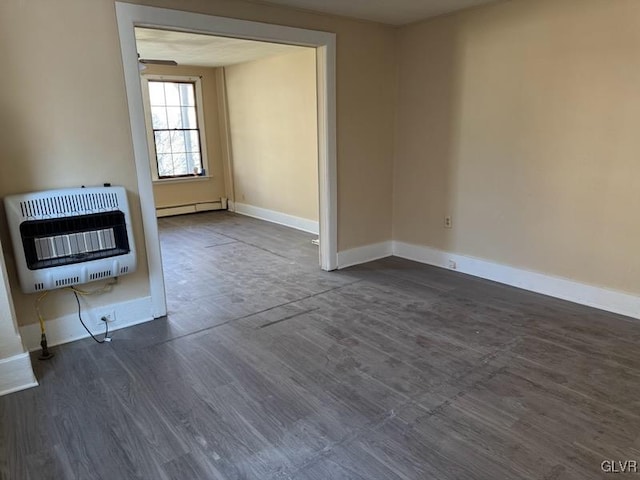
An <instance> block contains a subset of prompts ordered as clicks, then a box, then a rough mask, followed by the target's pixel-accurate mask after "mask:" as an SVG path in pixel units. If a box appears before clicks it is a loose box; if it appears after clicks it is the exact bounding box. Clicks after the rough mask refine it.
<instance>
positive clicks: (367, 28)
mask: <svg viewBox="0 0 640 480" xmlns="http://www.w3.org/2000/svg"><path fill="white" fill-rule="evenodd" d="M140 3H145V4H147V5H153V6H158V7H165V8H173V9H181V10H189V11H194V12H199V13H206V14H212V15H219V16H227V17H234V18H240V19H246V20H253V21H261V22H267V23H275V24H281V25H288V26H294V27H301V28H309V29H316V30H323V31H330V32H336V33H337V57H338V59H337V115H338V132H337V137H338V139H337V142H338V145H337V149H338V175H339V184H338V195H339V211H338V248H339V249H340V250H344V249H348V248H351V247H357V246H360V245H366V244H370V243H375V242H380V241H384V240H389V239H390V238H391V204H390V202H388V201H386V202H380V201H379V200H380V199H381V198H386V199H388V198H391V189H392V181H391V171H392V166H391V162H392V157H393V124H394V120H393V118H394V111H393V101H394V95H395V93H394V92H395V88H394V86H395V83H394V82H395V53H394V49H395V30H394V29H393V28H391V27H387V26H383V25H380V24H376V23H371V22H360V21H354V20H348V19H344V18H340V17H333V16H330V15H321V14H313V13H308V12H303V11H300V10H295V9H289V8H284V7H275V6H269V5H263V4H258V3H255V2H244V1H238V0H234V1H229V0H194V1H190V2H188V3H185V2H181V1H178V0H154V1H144V2H143V1H140ZM119 48H120V46H119V40H118V31H117V24H116V17H115V4H114V0H92V1H91V2H86V1H84V0H60V1H56V2H47V1H43V0H4V1H2V2H0V61H1V62H2V65H3V72H2V75H0V127H1V128H0V144H1V145H2V152H1V153H0V155H1V158H2V161H1V162H0V196H5V195H7V194H12V193H19V192H27V191H35V190H45V189H51V188H61V187H71V186H77V185H95V184H102V183H103V182H111V183H112V184H120V185H123V186H125V187H126V188H127V190H128V191H129V194H130V201H131V204H132V217H133V218H132V220H133V227H134V235H135V238H136V246H137V249H138V253H139V257H138V258H139V267H138V270H137V272H136V273H135V274H132V275H129V276H125V277H122V282H121V285H120V287H118V288H116V289H115V290H114V291H113V292H112V293H109V294H106V295H103V296H100V297H96V298H91V300H90V301H91V304H92V305H102V304H104V305H108V304H113V303H115V302H119V301H126V300H132V299H138V298H142V297H146V296H148V295H149V278H148V271H147V265H146V254H145V249H144V242H143V231H142V222H141V214H140V208H139V198H138V193H137V179H136V171H135V167H134V157H133V151H132V143H131V133H130V128H129V113H128V109H127V103H126V91H125V85H124V76H123V68H122V60H121V56H120V51H119ZM42 72H46V74H43V73H42ZM2 221H3V223H4V219H2ZM0 239H1V240H2V242H3V245H4V247H5V252H6V254H5V258H6V260H7V268H8V275H9V277H10V282H11V287H12V294H13V299H14V302H15V306H16V312H17V316H18V322H19V323H20V324H22V325H25V324H30V323H34V322H36V316H35V311H34V308H33V303H34V301H35V297H34V296H33V295H22V294H21V293H20V290H19V287H18V283H17V280H16V272H15V267H14V266H13V260H12V252H11V248H10V244H9V242H8V236H7V233H6V229H5V228H3V229H2V233H1V234H0ZM51 297H52V298H51V299H49V298H48V299H47V304H46V305H45V313H46V315H47V318H53V317H59V316H62V315H66V314H73V312H74V309H75V304H74V300H73V298H72V297H71V296H70V295H66V294H65V293H60V294H55V295H52V296H51Z"/></svg>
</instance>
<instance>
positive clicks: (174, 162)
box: [142, 75, 207, 181]
mask: <svg viewBox="0 0 640 480" xmlns="http://www.w3.org/2000/svg"><path fill="white" fill-rule="evenodd" d="M142 84H143V89H144V90H145V91H144V94H145V95H144V97H145V99H144V100H145V113H146V117H147V118H146V123H147V135H148V143H149V155H150V158H151V167H152V169H151V170H152V172H153V177H154V180H156V181H160V180H168V179H175V178H183V179H186V178H189V177H194V176H203V175H205V173H206V172H207V162H206V151H205V145H206V142H205V135H204V121H203V116H202V108H201V105H202V88H201V85H200V78H199V77H174V76H171V77H169V76H154V75H146V76H144V77H143V82H142Z"/></svg>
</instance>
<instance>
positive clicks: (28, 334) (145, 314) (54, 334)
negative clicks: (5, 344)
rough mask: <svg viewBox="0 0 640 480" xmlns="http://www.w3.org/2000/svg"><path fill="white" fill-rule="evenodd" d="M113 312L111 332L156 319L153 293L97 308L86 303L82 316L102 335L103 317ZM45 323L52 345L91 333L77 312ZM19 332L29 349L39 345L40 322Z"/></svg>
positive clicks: (84, 336) (93, 329)
mask: <svg viewBox="0 0 640 480" xmlns="http://www.w3.org/2000/svg"><path fill="white" fill-rule="evenodd" d="M111 312H113V313H115V321H113V322H110V323H109V332H112V331H114V330H119V329H121V328H125V327H130V326H132V325H137V324H139V323H144V322H148V321H150V320H153V314H152V303H151V297H142V298H137V299H135V300H129V301H126V302H121V303H115V304H111V305H103V306H101V307H95V308H85V305H83V308H82V319H83V320H84V323H85V324H86V325H87V327H88V328H89V330H91V332H92V333H93V334H94V335H97V336H101V335H102V334H103V333H104V327H103V325H104V324H102V322H101V321H100V318H101V316H102V315H104V314H105V313H111ZM45 325H46V328H47V344H48V345H49V346H50V347H52V346H55V345H60V344H62V343H67V342H72V341H74V340H79V339H81V338H86V337H88V336H89V334H88V333H87V331H86V330H85V329H84V328H83V327H82V325H81V324H80V320H78V314H77V313H73V314H70V315H64V316H62V317H58V318H54V319H51V320H47V321H46V322H45ZM20 335H21V336H22V341H23V343H24V344H25V346H26V348H27V349H28V350H29V351H30V352H31V351H34V350H39V349H40V325H39V324H37V323H33V324H30V325H24V326H22V327H20ZM114 341H117V339H114Z"/></svg>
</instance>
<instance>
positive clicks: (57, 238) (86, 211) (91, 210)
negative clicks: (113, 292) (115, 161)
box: [5, 187, 136, 293]
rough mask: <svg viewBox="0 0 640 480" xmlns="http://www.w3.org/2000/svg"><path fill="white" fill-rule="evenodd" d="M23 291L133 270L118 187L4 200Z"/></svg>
mask: <svg viewBox="0 0 640 480" xmlns="http://www.w3.org/2000/svg"><path fill="white" fill-rule="evenodd" d="M5 209H6V211H7V219H8V221H9V228H10V232H11V239H12V242H13V246H14V251H15V252H16V264H17V266H18V274H19V277H20V285H21V287H22V290H23V291H24V292H26V293H30V292H35V291H42V290H48V289H52V288H62V287H67V286H71V285H76V284H80V283H86V282H90V281H95V280H101V279H105V278H109V277H113V276H117V275H124V274H127V273H132V272H134V271H135V268H136V254H135V248H134V243H133V237H132V233H131V218H130V214H129V205H128V202H127V194H126V191H125V189H124V188H123V187H92V188H73V189H66V190H52V191H48V192H36V193H28V194H24V195H13V196H10V197H6V198H5Z"/></svg>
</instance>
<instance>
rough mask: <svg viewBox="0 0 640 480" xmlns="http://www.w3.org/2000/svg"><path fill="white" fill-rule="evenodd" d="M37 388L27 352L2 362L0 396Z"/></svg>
mask: <svg viewBox="0 0 640 480" xmlns="http://www.w3.org/2000/svg"><path fill="white" fill-rule="evenodd" d="M37 386H38V381H37V380H36V377H35V375H34V374H33V369H32V368H31V358H30V357H29V354H28V353H27V352H24V353H19V354H18V355H14V356H12V357H9V358H3V359H1V360H0V396H2V395H8V394H9V393H13V392H19V391H20V390H25V389H27V388H31V387H37Z"/></svg>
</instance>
